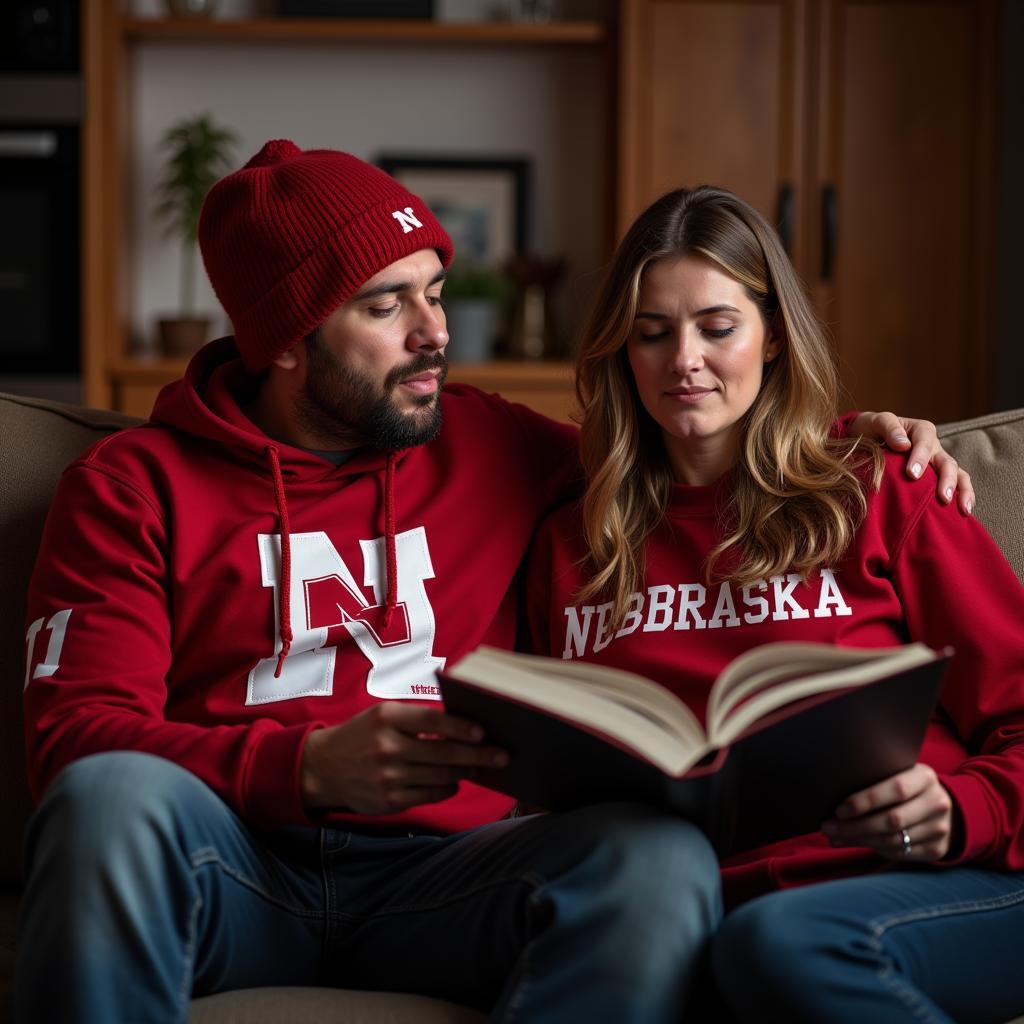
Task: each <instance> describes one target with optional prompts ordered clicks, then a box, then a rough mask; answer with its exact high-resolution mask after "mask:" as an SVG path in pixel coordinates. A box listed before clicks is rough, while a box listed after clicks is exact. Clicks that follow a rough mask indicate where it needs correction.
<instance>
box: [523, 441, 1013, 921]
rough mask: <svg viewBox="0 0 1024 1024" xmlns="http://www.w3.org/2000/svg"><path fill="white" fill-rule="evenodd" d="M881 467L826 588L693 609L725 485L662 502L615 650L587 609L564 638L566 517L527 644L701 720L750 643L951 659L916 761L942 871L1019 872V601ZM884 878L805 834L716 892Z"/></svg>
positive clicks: (979, 530)
mask: <svg viewBox="0 0 1024 1024" xmlns="http://www.w3.org/2000/svg"><path fill="white" fill-rule="evenodd" d="M886 460H887V463H886V472H885V477H884V479H883V482H882V486H881V489H880V491H879V492H878V493H877V494H874V495H872V496H871V498H870V512H869V515H868V518H867V520H866V521H865V523H864V524H863V525H862V526H861V528H860V530H859V531H858V534H857V537H856V540H855V542H854V544H853V545H852V547H851V549H850V551H849V552H848V553H847V555H846V556H845V557H844V559H843V560H842V561H841V562H840V564H839V565H837V566H836V567H835V572H834V580H835V584H834V587H833V585H832V584H831V583H830V582H829V581H827V580H824V579H823V577H822V576H821V575H815V576H814V577H812V578H811V579H810V580H809V581H808V583H807V584H799V583H796V584H795V585H793V586H790V585H789V581H788V580H786V579H783V578H781V577H776V578H773V580H771V581H767V582H766V583H765V584H764V585H763V586H762V587H757V586H755V587H753V588H749V589H748V590H746V591H744V590H743V589H742V588H730V589H729V591H728V593H726V592H725V590H724V588H723V587H722V586H720V585H717V584H712V585H711V586H710V587H708V588H707V590H706V593H704V595H703V597H702V593H701V591H700V590H698V589H696V588H697V587H699V586H701V585H703V579H704V574H703V558H704V556H705V554H706V553H707V552H708V551H710V550H711V548H712V547H713V546H714V544H715V543H716V542H717V539H718V538H719V536H720V533H719V524H718V510H720V509H721V507H722V503H723V501H724V499H725V497H726V496H727V493H728V484H727V482H726V481H719V483H717V484H715V485H713V486H711V487H685V486H677V487H675V488H674V490H673V496H672V500H671V504H670V507H669V510H668V515H667V517H666V519H665V520H664V522H663V524H662V525H661V526H660V527H659V528H658V529H657V530H656V531H655V533H654V534H653V536H652V537H651V539H650V542H649V545H648V550H647V565H646V575H645V579H644V581H643V587H644V592H643V594H642V595H641V597H640V598H639V600H640V601H641V602H642V603H641V606H640V608H639V617H638V624H637V628H636V629H635V630H634V631H632V632H628V633H626V634H625V635H621V636H620V635H614V636H610V635H608V631H607V630H606V629H604V628H602V627H603V623H604V621H605V618H606V616H607V610H605V611H603V612H602V606H601V605H599V604H598V603H597V602H593V603H592V608H591V612H590V625H589V629H588V630H587V632H586V639H585V640H583V641H581V640H580V639H579V638H576V639H574V638H573V637H572V635H571V634H570V632H569V631H568V630H567V624H568V623H569V621H570V618H571V616H572V614H573V613H572V611H571V610H572V609H575V614H576V615H577V616H578V617H579V618H580V620H581V623H582V620H583V618H584V617H585V615H584V610H583V609H580V608H578V607H577V602H576V601H575V600H574V599H573V597H572V595H573V594H574V593H575V592H576V591H577V589H578V588H579V586H580V585H581V584H582V582H583V577H582V575H581V571H580V568H579V561H580V559H581V558H582V557H583V554H584V550H585V549H584V546H583V542H582V538H581V537H580V531H579V526H578V518H577V512H576V510H575V509H572V508H570V509H564V510H561V511H559V512H558V513H556V514H555V515H554V516H553V517H552V518H551V520H549V521H548V522H547V523H546V524H545V526H544V527H542V528H541V531H540V532H539V534H538V540H537V544H536V547H535V551H534V555H533V557H532V559H531V565H530V570H529V573H528V585H527V599H528V603H529V609H530V613H529V614H530V624H529V626H530V629H529V632H530V634H531V638H532V642H533V645H534V647H535V648H536V649H537V650H539V651H542V652H545V653H549V654H552V655H554V656H556V657H563V656H572V657H579V656H581V655H582V657H583V658H584V659H585V660H587V661H594V662H597V663H600V664H605V665H611V666H615V667H618V668H625V669H630V670H632V671H635V672H640V673H641V674H644V675H646V676H648V677H650V678H652V679H655V680H657V681H658V682H660V683H662V684H663V685H665V686H666V687H667V688H669V689H671V690H672V691H674V692H675V693H677V694H679V695H680V696H681V697H683V698H684V699H685V700H686V701H687V702H688V703H689V704H690V705H691V707H693V708H694V709H695V710H697V711H698V712H699V713H701V714H703V712H704V710H705V707H706V703H707V694H708V691H709V688H710V686H711V683H712V681H713V680H714V678H715V677H716V676H717V674H718V673H719V672H720V671H721V670H722V669H723V668H724V667H725V665H726V664H728V662H729V661H731V660H732V659H733V658H734V657H736V656H737V655H738V654H740V653H741V652H743V651H745V650H748V649H749V648H751V647H754V646H757V645H758V644H762V643H769V642H773V641H779V640H807V641H818V642H823V643H835V644H842V645H845V646H850V647H881V646H889V645H895V644H901V643H906V642H908V641H910V640H920V641H922V642H924V643H926V644H928V645H929V646H931V647H934V648H942V647H945V646H947V645H951V646H953V647H954V648H955V649H956V655H955V657H954V659H953V662H952V665H951V668H950V671H949V673H948V675H947V679H946V683H945V684H944V688H943V693H942V696H941V701H940V708H939V710H938V712H937V713H936V715H935V718H934V720H933V722H932V724H931V726H930V727H929V731H928V734H927V737H926V739H925V743H924V747H923V750H922V753H921V758H920V759H921V761H922V762H924V763H925V764H929V765H931V766H932V767H933V768H935V770H936V771H937V772H938V773H939V775H940V777H941V779H942V781H943V783H944V784H945V785H946V787H947V788H948V789H949V791H950V792H951V794H952V795H953V798H954V800H955V802H956V804H957V806H958V808H959V810H960V813H961V816H962V820H963V827H964V835H963V847H962V849H961V850H960V851H958V856H957V858H956V862H957V863H960V862H963V861H965V860H968V859H970V860H972V861H975V862H977V863H979V864H984V865H988V866H993V867H1002V868H1009V869H1014V870H1018V869H1021V868H1024V634H1022V628H1021V623H1022V622H1024V588H1022V587H1021V585H1020V582H1019V581H1018V580H1017V577H1016V576H1015V575H1014V573H1013V570H1012V569H1011V568H1010V566H1009V565H1008V564H1007V562H1006V560H1005V558H1004V557H1003V555H1002V553H1001V552H1000V551H999V549H998V548H997V547H996V545H995V543H994V542H993V541H992V539H991V538H990V537H989V535H988V534H987V533H986V532H985V530H984V528H983V527H982V526H981V524H980V523H978V522H977V521H976V520H975V519H972V518H969V517H968V518H964V517H962V516H961V515H960V513H959V512H958V511H957V510H956V508H955V507H953V506H943V505H940V504H939V502H938V501H937V500H936V498H935V481H934V477H933V476H932V473H931V472H930V471H929V472H928V473H926V474H925V479H923V480H922V481H920V482H914V481H911V480H908V479H907V477H906V475H905V472H904V457H903V456H902V455H887V456H886ZM649 588H656V589H653V590H651V589H649ZM659 588H660V589H659ZM836 590H838V594H837V593H836ZM659 602H660V606H659ZM686 606H688V610H687V608H686ZM846 609H849V611H848V612H847V611H846ZM631 621H632V620H631ZM663 624H664V625H665V626H666V628H663V629H659V628H656V627H659V626H661V625H663ZM624 625H626V624H624ZM645 627H648V628H646V629H645ZM595 647H596V648H597V649H596V650H595ZM581 648H582V650H581ZM765 770H766V771H770V770H771V766H770V765H766V766H765ZM950 862H952V861H950ZM887 864H888V862H886V861H884V860H883V859H882V858H880V857H878V856H877V855H875V854H873V853H871V852H870V851H867V850H863V849H849V848H848V849H833V848H832V847H830V846H829V845H828V843H827V841H826V839H825V837H824V836H823V835H821V834H820V833H818V834H814V835H807V836H799V837H795V838H793V839H791V840H786V841H784V842H781V843H776V844H774V845H773V846H771V847H768V848H765V849H762V850H756V851H752V852H748V853H745V854H743V855H741V856H738V857H734V858H732V859H731V860H729V861H728V862H726V863H725V865H724V874H723V878H724V883H725V892H726V897H727V900H728V901H729V902H730V903H736V902H739V901H741V900H743V899H747V898H749V897H751V896H754V895H757V894H758V893H761V892H764V891H766V890H770V889H774V888H784V887H787V886H792V885H800V884H806V883H807V882H812V881H820V880H823V879H825V878H833V877H842V876H845V875H851V874H857V873H862V872H866V871H871V870H879V869H881V868H883V867H885V866H887Z"/></svg>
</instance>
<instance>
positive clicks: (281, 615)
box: [266, 445, 398, 679]
mask: <svg viewBox="0 0 1024 1024" xmlns="http://www.w3.org/2000/svg"><path fill="white" fill-rule="evenodd" d="M266 452H267V457H268V459H269V460H270V473H271V476H272V477H273V479H274V498H275V500H276V501H277V515H278V518H279V519H280V521H281V595H280V599H279V601H278V610H277V614H278V626H277V632H278V636H279V637H280V640H281V651H280V653H279V654H278V656H277V668H276V669H275V670H274V678H275V679H280V678H281V670H282V668H283V666H284V659H285V658H287V657H288V652H289V650H291V646H292V639H293V634H292V607H291V605H292V602H291V593H292V538H291V526H290V525H289V523H288V502H287V500H286V499H285V495H284V480H283V479H282V477H281V463H280V462H279V461H278V456H277V448H276V446H274V445H267V448H266ZM396 461H397V456H396V454H395V452H389V453H388V458H387V463H386V466H385V471H384V554H385V559H386V563H387V576H388V586H387V598H386V600H385V604H384V622H383V626H384V629H387V628H388V627H389V626H390V625H391V619H392V616H393V615H394V613H395V609H396V608H397V607H398V548H397V545H396V542H395V463H396Z"/></svg>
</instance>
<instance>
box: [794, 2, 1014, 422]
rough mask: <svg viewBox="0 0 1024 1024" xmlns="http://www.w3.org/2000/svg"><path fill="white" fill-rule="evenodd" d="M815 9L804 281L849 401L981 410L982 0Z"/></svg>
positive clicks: (942, 413) (952, 414) (955, 413)
mask: <svg viewBox="0 0 1024 1024" xmlns="http://www.w3.org/2000/svg"><path fill="white" fill-rule="evenodd" d="M818 14H820V21H819V23H818V24H817V25H816V26H815V28H814V29H813V30H812V34H813V35H815V36H816V37H817V39H818V40H819V47H818V49H817V56H820V67H819V75H818V83H819V85H818V89H817V106H818V110H817V121H818V133H817V136H818V138H817V146H818V167H819V175H820V176H819V179H818V185H819V188H820V191H819V199H818V203H819V204H820V205H819V211H820V219H819V217H815V218H814V219H815V221H816V223H815V225H814V228H813V231H814V232H815V235H816V238H815V239H814V241H815V242H816V243H817V244H814V245H813V248H814V249H817V250H818V255H819V261H818V266H817V268H816V272H815V274H814V276H813V278H812V280H813V281H814V282H815V287H814V290H815V293H816V299H817V305H818V309H819V312H820V313H821V314H822V315H823V317H824V318H825V320H826V321H827V322H828V323H829V324H830V326H831V328H832V330H833V332H834V334H835V337H836V339H837V344H838V350H839V355H840V360H841V364H842V372H843V379H844V382H845V384H846V385H847V388H848V390H849V392H850V394H851V396H852V400H853V401H854V402H855V403H856V404H857V405H859V406H860V407H861V408H873V409H879V408H886V409H896V410H898V411H900V412H905V413H911V412H912V413H914V414H916V415H923V416H928V417H930V418H931V419H934V420H936V421H939V422H942V421H948V420H953V419H960V418H962V417H965V416H969V415H975V414H978V413H981V412H984V411H986V410H987V406H988V390H989V374H990V370H989V365H990V342H989V338H990V333H991V322H992V315H991V307H992V301H993V298H992V296H993V289H992V255H991V254H992V206H993V193H994V176H993V170H992V165H993V110H994V102H993V93H994V71H993V64H994V61H993V57H994V53H993V50H994V45H993V39H994V18H995V11H994V9H993V5H992V4H991V3H989V2H987V0H975V2H970V0H961V2H958V0H942V2H931V3H927V2H916V3H894V2H888V0H829V2H827V3H824V4H822V5H820V7H816V9H815V16H817V15H818ZM826 190H831V191H830V192H827V191H826ZM826 204H830V205H831V210H830V211H826V210H825V206H826ZM829 219H831V220H832V222H833V224H832V229H831V232H832V233H831V236H829V234H828V230H827V221H828V220H829ZM823 249H824V250H830V252H824V251H822V250H823ZM828 262H831V268H829V267H828V266H822V263H828Z"/></svg>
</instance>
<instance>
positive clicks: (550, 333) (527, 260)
mask: <svg viewBox="0 0 1024 1024" xmlns="http://www.w3.org/2000/svg"><path fill="white" fill-rule="evenodd" d="M506 270H507V272H508V275H509V277H511V278H512V279H513V280H514V281H516V282H517V283H518V285H519V299H518V301H517V303H516V309H515V313H514V314H513V317H512V329H511V331H510V332H509V339H508V346H507V354H508V355H510V356H513V357H514V358H516V359H552V358H557V357H561V356H563V355H564V353H563V352H562V351H561V349H560V346H559V344H558V338H557V334H556V332H555V330H554V326H553V322H552V318H551V292H552V290H553V288H554V286H555V285H556V284H557V283H558V281H559V279H560V278H561V277H562V274H563V273H564V272H565V264H564V263H562V261H561V260H544V259H540V258H539V257H536V256H519V257H516V258H515V259H512V260H510V261H509V262H508V264H507V265H506Z"/></svg>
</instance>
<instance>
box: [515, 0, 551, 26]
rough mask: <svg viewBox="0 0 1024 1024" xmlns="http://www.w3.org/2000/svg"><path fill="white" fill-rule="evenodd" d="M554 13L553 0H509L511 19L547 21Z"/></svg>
mask: <svg viewBox="0 0 1024 1024" xmlns="http://www.w3.org/2000/svg"><path fill="white" fill-rule="evenodd" d="M555 13H556V11H555V0H509V17H510V18H511V19H512V21H533V22H548V21H551V19H552V18H553V17H554V16H555Z"/></svg>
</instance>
